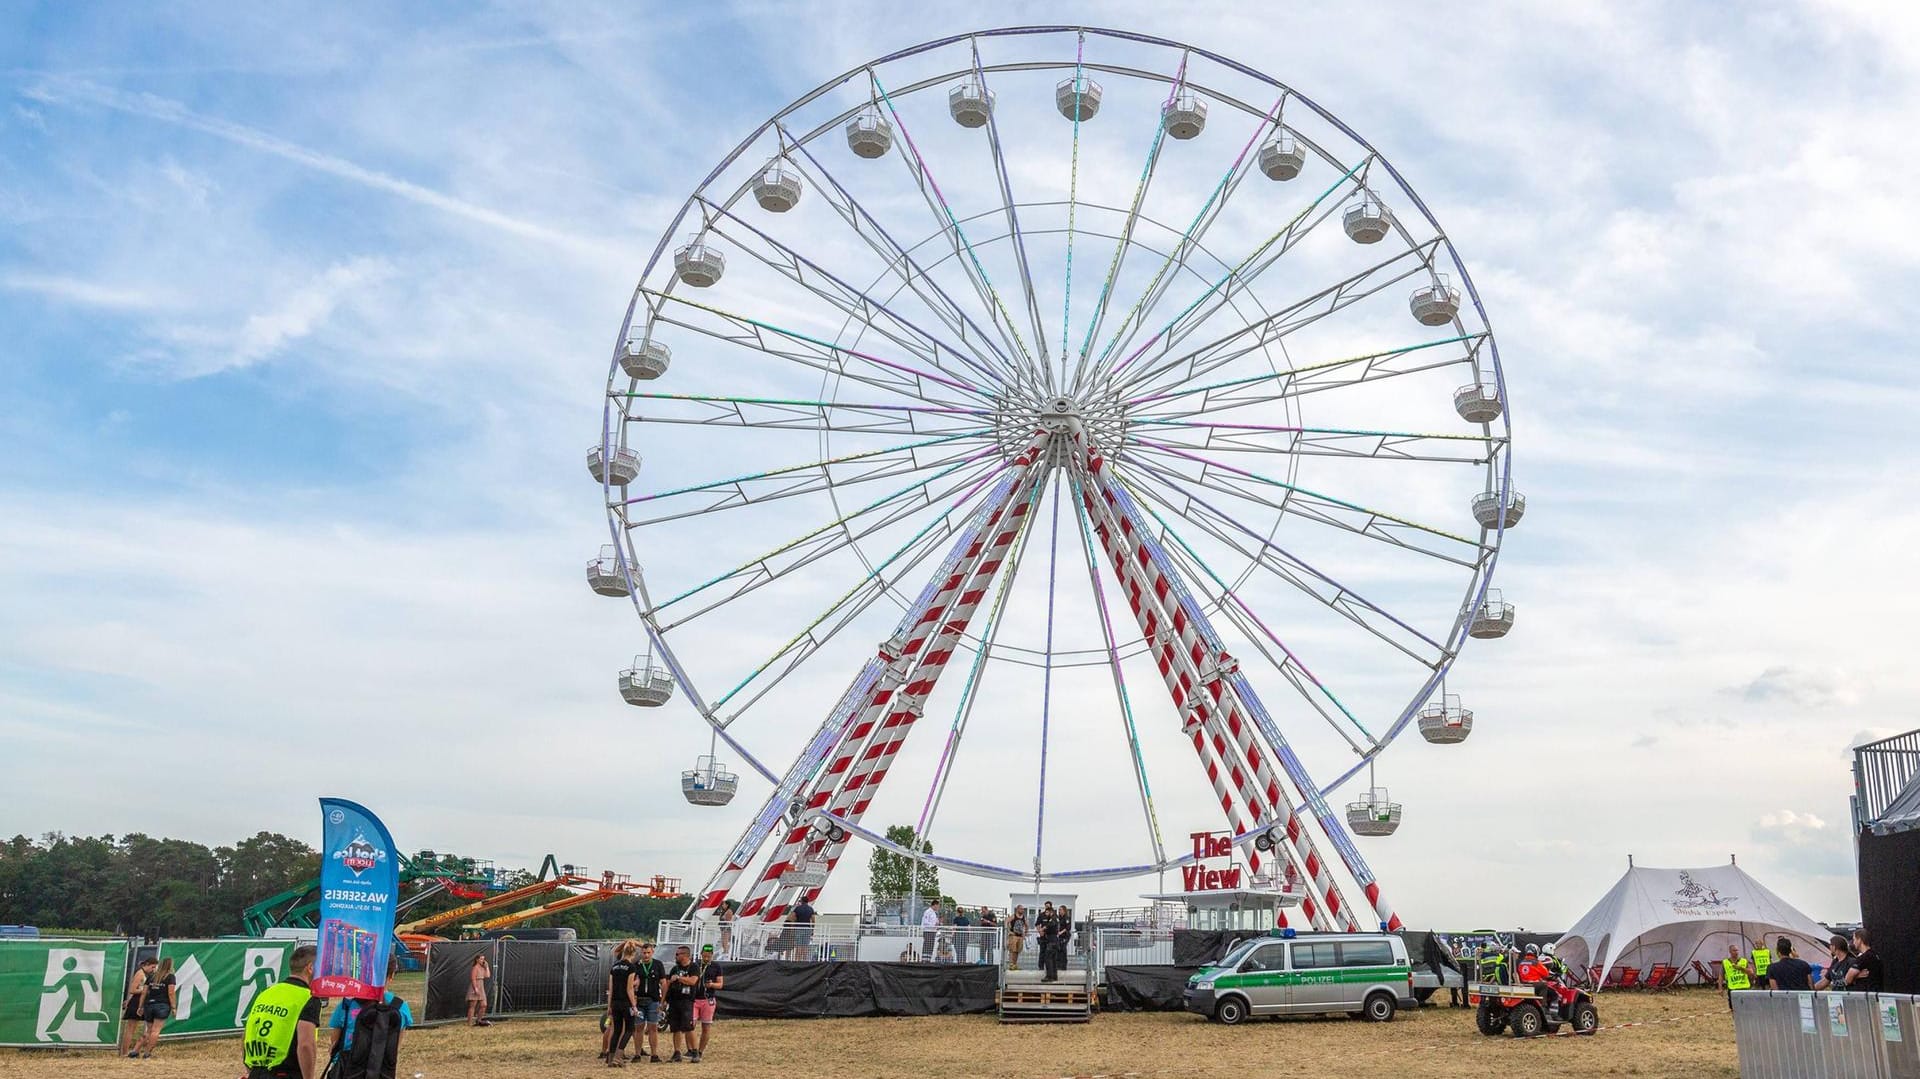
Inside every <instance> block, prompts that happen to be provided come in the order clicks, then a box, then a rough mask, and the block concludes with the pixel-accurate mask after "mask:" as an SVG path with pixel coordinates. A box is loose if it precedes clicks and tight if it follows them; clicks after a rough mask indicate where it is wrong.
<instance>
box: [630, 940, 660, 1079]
mask: <svg viewBox="0 0 1920 1079" xmlns="http://www.w3.org/2000/svg"><path fill="white" fill-rule="evenodd" d="M633 973H634V996H635V997H637V998H638V999H637V1000H636V1002H635V1006H636V1007H637V1008H638V1009H639V1011H640V1032H639V1033H638V1034H636V1035H634V1039H633V1059H635V1060H639V1059H640V1048H641V1046H640V1043H641V1042H642V1041H643V1040H644V1041H645V1042H646V1050H647V1058H648V1059H649V1060H651V1061H652V1062H653V1063H655V1064H658V1063H660V1012H661V1009H662V1008H663V1007H664V1006H665V1002H666V995H667V968H666V965H665V964H664V963H662V962H660V960H658V959H655V958H654V957H653V942H652V941H648V942H647V943H645V944H642V945H640V960H639V962H637V963H635V964H634V967H633Z"/></svg>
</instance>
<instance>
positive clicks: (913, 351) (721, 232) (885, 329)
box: [700, 199, 1004, 386]
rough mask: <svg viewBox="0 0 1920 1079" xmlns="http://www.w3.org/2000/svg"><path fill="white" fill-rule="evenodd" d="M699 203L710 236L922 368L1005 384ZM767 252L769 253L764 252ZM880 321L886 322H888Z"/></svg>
mask: <svg viewBox="0 0 1920 1079" xmlns="http://www.w3.org/2000/svg"><path fill="white" fill-rule="evenodd" d="M700 202H701V204H702V205H703V206H705V207H707V208H708V209H709V210H710V211H711V216H710V221H711V222H713V223H710V224H709V231H710V232H712V233H714V234H716V235H718V236H721V237H724V238H725V239H726V240H727V241H728V242H730V243H732V244H733V245H734V246H735V247H737V248H739V249H740V250H742V251H744V252H746V253H747V254H749V255H751V256H752V257H753V258H754V259H755V260H757V261H759V262H760V263H762V264H763V265H765V266H767V267H769V268H770V269H772V270H773V271H774V272H776V273H778V274H780V275H781V276H782V277H785V278H786V279H787V280H789V281H792V282H793V283H794V284H796V285H799V286H800V287H801V288H804V289H806V290H807V291H808V292H809V293H812V294H813V295H814V296H815V297H817V298H818V299H820V300H821V301H823V302H825V303H826V304H828V305H829V306H831V307H832V308H834V310H836V311H839V312H840V313H841V314H842V315H844V316H846V317H847V318H849V319H852V320H854V321H855V322H857V323H858V324H860V325H861V326H863V327H865V328H867V329H871V330H873V331H874V332H875V333H877V334H879V335H880V336H882V337H884V338H885V339H886V340H888V341H890V342H892V343H893V344H894V345H896V346H898V347H900V348H901V349H904V350H905V351H906V352H907V353H908V354H909V355H910V356H912V357H913V358H914V359H915V360H917V361H919V362H920V363H923V364H926V365H927V366H929V367H932V368H933V369H935V370H936V371H939V372H940V373H941V374H942V375H945V376H947V377H948V378H951V379H955V380H959V381H966V380H968V379H969V378H970V377H971V376H967V375H965V374H962V373H961V372H959V371H957V370H955V369H954V368H953V367H951V366H949V365H950V364H959V363H964V364H966V365H967V366H968V367H970V368H972V369H973V372H974V375H976V376H979V377H981V378H984V379H985V380H986V381H987V382H988V384H990V385H994V386H998V385H1000V384H1001V383H1002V382H1003V380H1004V375H1002V374H1001V373H999V372H997V371H995V370H993V369H992V368H989V367H987V366H986V365H985V364H983V363H981V362H980V361H978V360H976V359H974V358H973V357H972V356H971V355H969V354H968V353H966V352H963V351H961V350H960V349H958V348H955V347H954V346H953V345H950V344H948V343H946V342H945V341H942V340H941V339H939V338H937V337H935V336H933V335H932V334H930V333H928V332H927V331H926V330H924V329H922V328H920V327H919V326H917V325H915V324H914V323H913V322H911V321H909V320H908V319H906V318H905V317H904V316H902V315H900V314H898V313H896V312H895V311H894V310H893V309H892V308H890V307H888V306H887V305H886V304H883V303H880V302H879V301H877V300H875V299H873V298H872V297H871V296H869V295H868V294H867V293H865V292H862V291H861V290H860V289H858V288H856V287H854V286H853V285H850V284H848V283H847V282H846V281H844V280H842V279H841V278H839V277H837V276H835V275H834V274H833V273H831V272H830V271H828V270H826V269H825V268H824V267H822V266H820V265H819V264H817V263H815V262H814V261H813V260H811V259H809V258H807V257H806V256H805V255H802V254H800V253H799V252H798V251H795V250H793V249H792V248H790V247H788V246H787V245H785V244H783V243H781V242H780V241H778V240H776V239H774V238H773V237H772V236H769V235H768V234H766V233H765V232H762V231H761V230H760V229H757V228H755V227H754V226H753V225H752V224H750V223H748V222H747V221H745V220H743V219H741V218H740V217H739V216H737V215H735V214H734V213H733V212H732V211H730V210H727V209H725V208H723V207H720V206H716V205H714V204H713V203H710V202H707V201H706V200H705V199H701V200H700ZM722 218H724V219H725V220H726V221H728V222H731V223H732V227H730V228H729V227H726V226H722V225H720V224H718V223H717V222H719V221H720V220H721V219H722ZM762 246H764V247H765V248H767V249H768V250H766V251H762V250H761V247H762ZM876 316H885V318H884V319H881V318H879V317H876ZM942 353H945V354H946V356H947V362H946V363H942V362H941V355H942Z"/></svg>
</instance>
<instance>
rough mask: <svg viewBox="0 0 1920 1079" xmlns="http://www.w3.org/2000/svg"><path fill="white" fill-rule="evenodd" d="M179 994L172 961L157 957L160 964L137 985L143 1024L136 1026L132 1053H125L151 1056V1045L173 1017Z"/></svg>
mask: <svg viewBox="0 0 1920 1079" xmlns="http://www.w3.org/2000/svg"><path fill="white" fill-rule="evenodd" d="M179 994H180V990H179V987H178V985H177V984H176V979H175V978H174V976H173V960H171V959H162V960H160V965H159V966H158V967H156V968H155V969H154V971H153V973H152V974H149V975H147V983H146V984H145V985H143V986H141V987H140V997H139V1001H140V1018H141V1019H142V1020H144V1021H145V1025H143V1026H142V1027H141V1028H140V1040H139V1041H137V1042H135V1043H134V1044H133V1052H131V1053H128V1054H127V1056H129V1057H135V1056H141V1057H152V1056H153V1050H154V1048H155V1047H156V1046H158V1045H159V1044H160V1029H161V1028H162V1027H164V1026H166V1025H167V1020H169V1019H171V1018H173V1009H174V1008H176V1007H178V1006H179Z"/></svg>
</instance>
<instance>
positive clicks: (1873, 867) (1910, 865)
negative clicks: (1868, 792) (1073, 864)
mask: <svg viewBox="0 0 1920 1079" xmlns="http://www.w3.org/2000/svg"><path fill="white" fill-rule="evenodd" d="M1859 851H1860V924H1861V925H1863V926H1865V927H1866V930H1867V932H1868V933H1869V934H1871V937H1870V938H1869V939H1870V941H1871V943H1872V945H1873V950H1874V951H1876V952H1879V953H1880V954H1881V955H1883V956H1887V957H1888V962H1887V965H1886V966H1887V976H1886V986H1885V990H1886V992H1889V993H1920V968H1916V966H1915V964H1914V962H1913V959H1914V957H1915V956H1920V903H1915V902H1914V896H1916V895H1920V830H1909V831H1903V832H1894V833H1892V834H1890V835H1875V834H1874V833H1873V831H1872V830H1871V829H1862V830H1861V832H1860V846H1859ZM1802 958H1812V957H1811V956H1803V957H1802Z"/></svg>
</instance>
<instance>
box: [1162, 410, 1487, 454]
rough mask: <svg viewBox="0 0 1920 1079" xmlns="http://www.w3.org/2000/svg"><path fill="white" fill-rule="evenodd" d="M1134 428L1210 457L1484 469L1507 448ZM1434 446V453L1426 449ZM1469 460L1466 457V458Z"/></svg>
mask: <svg viewBox="0 0 1920 1079" xmlns="http://www.w3.org/2000/svg"><path fill="white" fill-rule="evenodd" d="M1128 422H1129V425H1130V426H1135V427H1152V428H1155V429H1156V430H1158V431H1160V432H1162V433H1164V434H1165V435H1167V436H1169V437H1171V438H1176V439H1177V438H1181V437H1185V438H1187V439H1189V441H1185V442H1169V443H1166V444H1165V445H1167V446H1170V447H1178V448H1180V449H1184V450H1206V451H1208V452H1210V453H1265V454H1284V455H1290V456H1296V457H1344V458H1350V459H1355V460H1376V461H1422V462H1428V463H1434V464H1468V465H1484V464H1486V463H1487V461H1488V459H1489V458H1490V457H1491V456H1492V455H1493V454H1495V453H1498V452H1499V451H1500V448H1501V447H1502V446H1504V445H1505V444H1506V438H1505V437H1504V436H1501V435H1494V434H1490V433H1489V434H1422V433H1419V432H1414V431H1369V430H1362V429H1359V428H1345V427H1294V426H1286V425H1283V424H1265V423H1225V422H1214V421H1210V420H1206V419H1191V418H1190V419H1161V418H1158V417H1153V416H1141V417H1136V418H1133V419H1131V420H1129V421H1128ZM1429 443H1432V444H1433V448H1431V449H1429V448H1427V446H1428V444H1429ZM1463 453H1464V454H1465V456H1461V454H1463Z"/></svg>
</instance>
